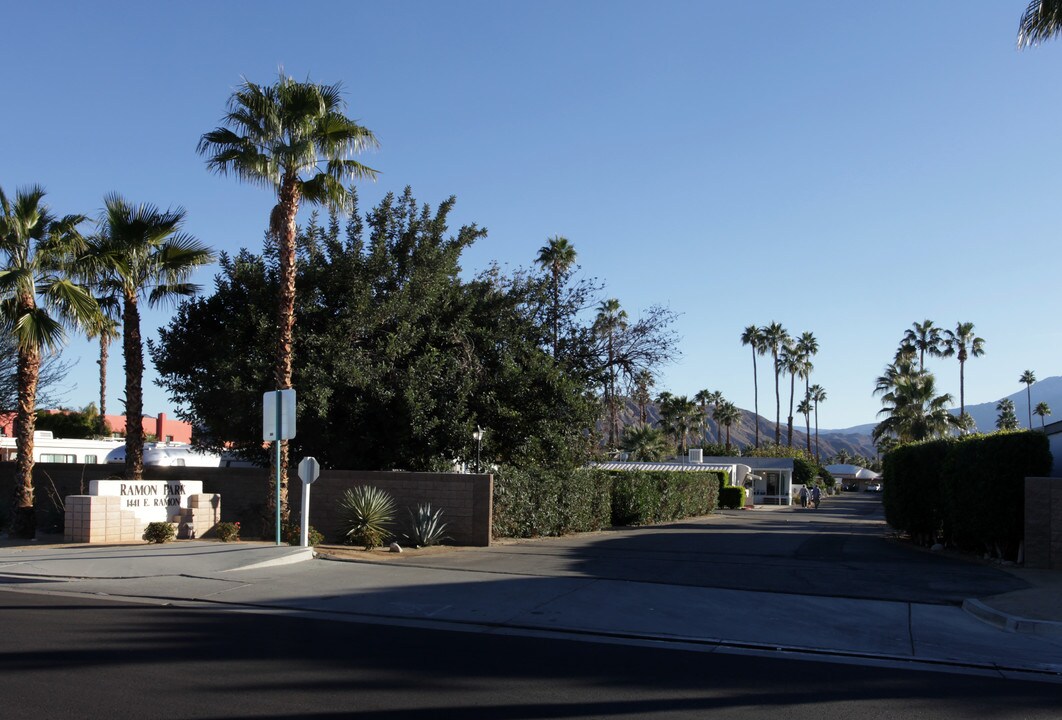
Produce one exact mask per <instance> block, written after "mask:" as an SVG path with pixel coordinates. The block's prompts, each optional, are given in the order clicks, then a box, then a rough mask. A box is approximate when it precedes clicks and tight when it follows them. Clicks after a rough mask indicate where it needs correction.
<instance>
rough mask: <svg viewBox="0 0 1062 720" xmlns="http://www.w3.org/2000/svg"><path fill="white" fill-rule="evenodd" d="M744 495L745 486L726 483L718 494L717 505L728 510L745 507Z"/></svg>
mask: <svg viewBox="0 0 1062 720" xmlns="http://www.w3.org/2000/svg"><path fill="white" fill-rule="evenodd" d="M746 497H747V495H746V492H745V488H743V487H740V486H738V487H734V486H733V485H727V486H726V487H724V488H723V489H722V491H721V492H720V494H719V505H720V507H725V508H728V509H730V510H737V509H740V508H743V507H745V498H746Z"/></svg>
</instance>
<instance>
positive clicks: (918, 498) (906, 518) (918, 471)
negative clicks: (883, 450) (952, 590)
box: [882, 440, 955, 545]
mask: <svg viewBox="0 0 1062 720" xmlns="http://www.w3.org/2000/svg"><path fill="white" fill-rule="evenodd" d="M954 444H955V441H954V440H930V441H927V442H921V443H914V444H910V445H901V446H899V447H897V448H895V449H893V450H891V451H889V452H888V453H887V454H886V455H885V458H884V461H883V467H882V480H883V485H884V489H883V491H882V504H883V506H884V509H885V521H886V522H887V523H888V524H889V525H891V526H892V527H893V528H895V529H896V530H898V531H900V532H903V533H907V534H908V535H910V536H911V539H912V540H913V541H914V542H916V543H918V544H920V545H932V544H933V543H935V542H936V541H937V539H938V536H939V535H940V534H941V533H942V531H943V524H944V495H943V490H942V475H941V469H942V468H943V467H944V462H945V458H947V456H948V452H949V450H950V449H951V447H952V446H953V445H954Z"/></svg>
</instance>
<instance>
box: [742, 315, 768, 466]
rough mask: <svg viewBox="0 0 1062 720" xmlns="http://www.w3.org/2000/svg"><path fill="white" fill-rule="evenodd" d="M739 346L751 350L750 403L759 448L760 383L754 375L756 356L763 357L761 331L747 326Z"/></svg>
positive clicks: (755, 327) (756, 327) (752, 326)
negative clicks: (751, 393) (754, 417)
mask: <svg viewBox="0 0 1062 720" xmlns="http://www.w3.org/2000/svg"><path fill="white" fill-rule="evenodd" d="M741 344H742V345H748V346H749V347H751V348H752V391H753V396H752V398H753V399H752V402H753V406H752V407H753V412H754V414H755V415H756V421H755V423H754V424H755V426H756V430H755V432H756V441H755V442H756V447H759V446H760V381H759V376H758V374H757V373H756V356H757V355H763V353H764V348H763V330H762V329H760V328H759V327H758V326H756V325H749V326H748V327H746V328H745V330H744V331H743V332H742V333H741Z"/></svg>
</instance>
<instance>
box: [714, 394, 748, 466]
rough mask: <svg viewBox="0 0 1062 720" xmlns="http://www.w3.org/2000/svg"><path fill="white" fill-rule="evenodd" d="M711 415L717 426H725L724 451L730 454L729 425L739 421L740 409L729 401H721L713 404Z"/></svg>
mask: <svg viewBox="0 0 1062 720" xmlns="http://www.w3.org/2000/svg"><path fill="white" fill-rule="evenodd" d="M712 417H713V418H714V419H715V421H716V422H717V423H719V427H725V428H726V453H727V455H729V454H730V452H731V450H730V426H731V425H733V424H734V423H737V422H740V421H741V411H740V410H738V408H737V406H736V405H735V404H734V403H732V402H730V401H723V402H721V403H719V404H718V405H716V406H715V410H714V411H713V413H712Z"/></svg>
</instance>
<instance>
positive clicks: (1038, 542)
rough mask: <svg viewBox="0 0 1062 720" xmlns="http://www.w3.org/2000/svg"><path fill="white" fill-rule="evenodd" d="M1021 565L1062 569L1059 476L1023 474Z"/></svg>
mask: <svg viewBox="0 0 1062 720" xmlns="http://www.w3.org/2000/svg"><path fill="white" fill-rule="evenodd" d="M1025 567H1030V568H1041V569H1044V570H1062V478H1025Z"/></svg>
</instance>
